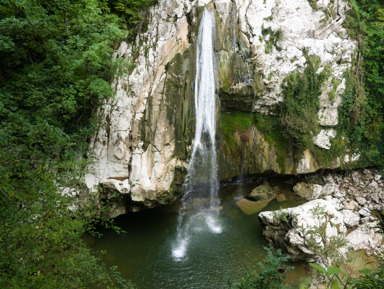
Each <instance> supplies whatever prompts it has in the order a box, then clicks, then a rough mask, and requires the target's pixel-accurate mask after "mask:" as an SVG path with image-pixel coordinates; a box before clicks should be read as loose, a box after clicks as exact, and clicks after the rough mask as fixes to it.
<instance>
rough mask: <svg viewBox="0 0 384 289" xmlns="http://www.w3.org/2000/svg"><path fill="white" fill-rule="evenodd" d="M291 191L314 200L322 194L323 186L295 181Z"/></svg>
mask: <svg viewBox="0 0 384 289" xmlns="http://www.w3.org/2000/svg"><path fill="white" fill-rule="evenodd" d="M293 191H294V192H295V193H296V194H298V195H299V196H300V197H302V198H303V199H306V200H315V199H317V198H319V197H320V196H321V195H322V192H323V187H322V186H320V185H317V184H308V183H303V182H301V183H297V184H296V185H295V186H294V187H293Z"/></svg>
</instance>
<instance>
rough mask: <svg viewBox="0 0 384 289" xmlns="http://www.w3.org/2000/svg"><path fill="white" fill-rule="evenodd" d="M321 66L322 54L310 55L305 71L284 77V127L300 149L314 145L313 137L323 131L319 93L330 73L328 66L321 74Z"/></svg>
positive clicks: (282, 107)
mask: <svg viewBox="0 0 384 289" xmlns="http://www.w3.org/2000/svg"><path fill="white" fill-rule="evenodd" d="M319 66H320V59H319V58H318V57H315V56H307V66H306V68H305V70H304V72H303V73H299V72H293V73H291V74H290V75H289V76H288V77H287V78H286V79H285V80H284V86H283V93H284V102H283V103H282V105H281V108H280V109H281V110H280V114H281V127H282V129H283V133H284V134H285V136H286V137H287V138H288V139H291V140H292V143H294V144H295V147H296V150H297V151H302V150H303V149H304V148H308V147H311V145H312V143H313V140H312V139H313V137H314V136H315V135H316V134H317V133H318V131H319V125H318V119H317V112H318V110H319V96H320V94H321V88H322V85H323V83H324V81H325V79H326V77H327V76H328V72H327V69H324V70H323V71H322V72H321V73H320V74H318V73H316V72H317V70H318V69H319Z"/></svg>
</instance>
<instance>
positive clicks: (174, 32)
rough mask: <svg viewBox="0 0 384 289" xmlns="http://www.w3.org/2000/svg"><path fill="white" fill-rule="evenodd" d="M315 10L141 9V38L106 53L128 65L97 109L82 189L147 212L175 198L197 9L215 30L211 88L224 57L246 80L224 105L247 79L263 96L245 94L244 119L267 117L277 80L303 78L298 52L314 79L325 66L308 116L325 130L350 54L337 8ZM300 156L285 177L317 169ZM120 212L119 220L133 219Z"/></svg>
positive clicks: (235, 5) (271, 0)
mask: <svg viewBox="0 0 384 289" xmlns="http://www.w3.org/2000/svg"><path fill="white" fill-rule="evenodd" d="M316 4H317V6H318V9H313V7H311V5H310V4H309V2H308V1H307V0H284V1H283V0H235V1H230V0H214V1H209V0H200V1H198V0H195V1H187V0H172V1H171V0H159V2H158V4H157V5H155V6H154V7H152V8H151V9H150V12H149V17H148V21H149V24H148V29H147V32H145V33H143V34H140V35H138V36H137V38H136V40H135V43H126V42H123V43H121V45H120V47H119V48H118V49H117V51H116V52H115V55H114V57H117V58H119V57H122V58H124V59H126V60H128V61H130V62H131V66H130V68H129V73H128V75H124V76H117V77H116V79H115V81H114V83H113V84H112V85H113V88H114V89H115V91H116V96H115V98H114V99H111V100H108V101H106V102H105V103H104V104H103V106H102V107H101V108H100V111H99V114H100V118H101V123H100V128H99V130H98V132H97V134H96V135H95V137H94V139H93V141H92V144H91V147H92V148H93V150H94V159H95V164H94V165H93V167H92V169H91V172H90V175H88V176H87V186H88V187H89V188H91V187H95V186H101V187H106V188H109V189H112V188H113V189H114V190H116V191H118V192H121V193H122V194H124V196H125V198H127V199H126V203H127V202H131V203H132V202H133V204H140V205H143V206H147V207H152V206H156V205H158V204H163V203H167V202H170V201H172V200H174V199H175V198H176V197H175V194H174V193H173V192H174V191H175V188H174V186H175V184H178V185H179V183H180V180H179V181H178V182H176V181H175V179H176V178H177V176H176V174H177V172H180V171H183V170H185V169H186V168H187V162H188V149H189V145H190V142H191V139H188V138H187V137H186V136H187V135H188V134H190V132H188V131H191V130H192V128H193V115H194V112H193V102H192V101H193V100H192V99H193V79H194V78H193V77H194V64H193V62H194V41H195V40H194V39H195V36H196V35H195V33H196V27H197V25H198V21H199V16H200V14H201V11H202V9H201V8H202V7H203V6H205V5H209V6H210V7H211V9H215V10H216V12H217V22H218V24H219V25H217V27H218V28H217V30H218V31H217V34H218V36H217V38H218V39H217V42H218V44H217V45H216V46H217V48H216V50H217V55H218V56H217V67H218V70H220V71H221V72H219V75H218V86H219V87H218V88H220V87H223V86H224V82H225V81H224V76H225V75H226V74H225V73H226V72H225V69H226V67H230V66H231V63H232V62H231V61H230V60H231V59H232V58H231V57H233V55H236V57H238V58H239V60H238V62H239V63H241V62H243V63H244V64H245V65H243V67H244V68H242V69H248V72H247V75H244V77H240V78H239V79H238V80H236V82H235V83H229V84H228V86H229V87H227V89H228V91H232V92H233V91H234V92H235V94H231V93H229V100H228V102H229V103H230V101H231V99H232V98H233V99H235V98H236V92H237V91H239V92H240V93H239V94H240V95H241V91H243V90H244V89H248V90H247V93H248V92H249V91H251V92H252V91H254V89H255V84H254V81H256V80H255V77H254V74H255V71H257V74H258V76H259V77H258V78H257V81H258V82H260V85H261V86H262V87H263V89H262V91H259V92H258V94H257V97H254V96H253V92H252V97H251V98H250V99H249V101H248V100H246V101H245V102H244V105H243V107H244V110H247V111H250V112H257V113H263V114H273V112H274V110H275V108H276V106H278V105H279V103H281V102H282V101H284V99H283V95H282V83H283V80H284V79H285V78H286V77H287V76H288V75H289V74H290V73H292V72H294V71H303V70H304V68H305V63H306V59H305V56H304V51H306V52H307V53H308V54H310V55H317V56H319V57H320V59H321V64H320V68H319V73H320V71H321V70H322V69H324V67H326V66H328V67H330V68H331V69H330V71H331V74H330V76H329V78H328V79H327V80H326V84H325V85H324V87H323V93H322V95H321V97H320V104H321V109H320V111H319V112H318V117H319V124H320V125H321V126H323V127H324V129H325V130H327V131H332V126H335V125H336V124H337V123H338V114H337V108H338V106H339V105H340V103H341V100H342V99H341V94H342V92H343V90H344V89H345V79H344V76H343V74H344V72H345V71H346V70H347V68H348V66H349V65H350V61H351V55H352V53H353V51H354V49H355V48H356V45H355V43H354V42H353V41H351V40H350V39H349V38H348V36H347V33H346V31H345V30H344V29H343V28H342V26H341V25H342V23H343V21H344V19H345V12H346V10H347V6H346V5H345V4H344V3H343V2H342V1H338V5H337V6H336V4H333V3H331V1H328V0H319V1H317V3H316ZM268 28H270V31H280V32H281V37H280V38H279V40H278V42H277V43H276V45H272V46H268V43H269V42H268V41H269V40H270V39H269V38H270V37H271V36H270V35H265V36H263V35H262V30H263V29H268ZM251 68H253V69H251ZM248 94H249V93H248ZM255 95H256V94H255ZM330 95H332V96H331V97H330ZM179 98H180V99H181V100H180V99H179ZM239 101H240V99H239ZM191 104H192V105H191ZM330 129H331V130H330ZM255 135H256V134H255ZM332 136H333V134H329V133H328V134H324V133H323V135H321V136H319V137H317V139H321V140H322V142H321V143H322V144H320V145H319V146H320V147H323V148H325V149H327V148H329V145H330V143H329V139H328V140H327V139H326V138H327V137H329V138H330V137H332ZM324 138H325V139H324ZM308 155H310V153H309V154H308V153H307V155H304V156H303V161H301V163H300V162H299V163H297V164H293V163H292V164H290V166H289V170H291V171H292V172H297V173H301V172H308V170H309V171H314V170H317V169H318V168H321V164H316V165H313V164H312V163H311V162H312V160H311V159H308V158H307V157H308ZM264 159H265V157H264ZM268 159H271V160H275V159H276V157H273V156H269V157H268ZM274 162H275V163H273V164H270V165H268V164H265V163H264V164H263V170H268V169H273V170H275V171H278V169H277V168H276V167H277V164H276V161H274ZM289 170H288V171H287V172H289ZM181 182H182V180H181ZM170 192H172V193H170ZM122 206H123V207H122V208H121V210H119V212H124V211H127V210H135V207H134V206H133V207H132V206H131V207H130V208H128V207H129V206H127V205H126V204H124V205H122Z"/></svg>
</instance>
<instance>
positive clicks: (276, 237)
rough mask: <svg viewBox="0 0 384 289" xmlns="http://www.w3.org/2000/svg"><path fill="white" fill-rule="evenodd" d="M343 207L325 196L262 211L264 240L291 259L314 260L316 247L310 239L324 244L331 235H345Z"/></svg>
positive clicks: (337, 201) (338, 202) (333, 199)
mask: <svg viewBox="0 0 384 289" xmlns="http://www.w3.org/2000/svg"><path fill="white" fill-rule="evenodd" d="M342 208H343V205H342V204H341V203H340V201H339V200H337V199H335V198H332V197H328V198H327V199H319V200H313V201H310V202H308V203H305V204H303V205H300V206H298V207H295V208H288V209H283V210H279V211H274V212H271V211H267V212H261V213H260V214H259V219H260V221H261V223H262V224H263V227H264V231H263V235H264V236H265V238H266V239H267V241H269V242H271V243H273V244H275V245H276V246H278V247H282V248H283V249H285V250H286V251H288V252H289V254H290V255H291V259H292V260H293V261H299V260H300V261H307V262H313V261H314V260H315V258H316V248H314V247H312V246H311V245H310V240H312V241H315V242H316V243H317V244H318V246H320V247H324V246H326V245H327V244H328V243H329V242H330V240H331V238H332V237H337V236H340V235H345V234H346V232H347V227H346V224H345V222H344V214H343V213H342V212H341V211H340V210H341V209H342ZM313 231H318V232H319V233H313Z"/></svg>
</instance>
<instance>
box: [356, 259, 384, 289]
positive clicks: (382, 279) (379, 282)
mask: <svg viewBox="0 0 384 289" xmlns="http://www.w3.org/2000/svg"><path fill="white" fill-rule="evenodd" d="M359 272H360V273H361V274H362V276H361V277H359V278H355V279H353V280H352V284H353V288H359V289H379V288H384V264H381V265H380V266H379V267H378V268H377V270H371V269H367V268H364V269H363V270H360V271H359Z"/></svg>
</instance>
